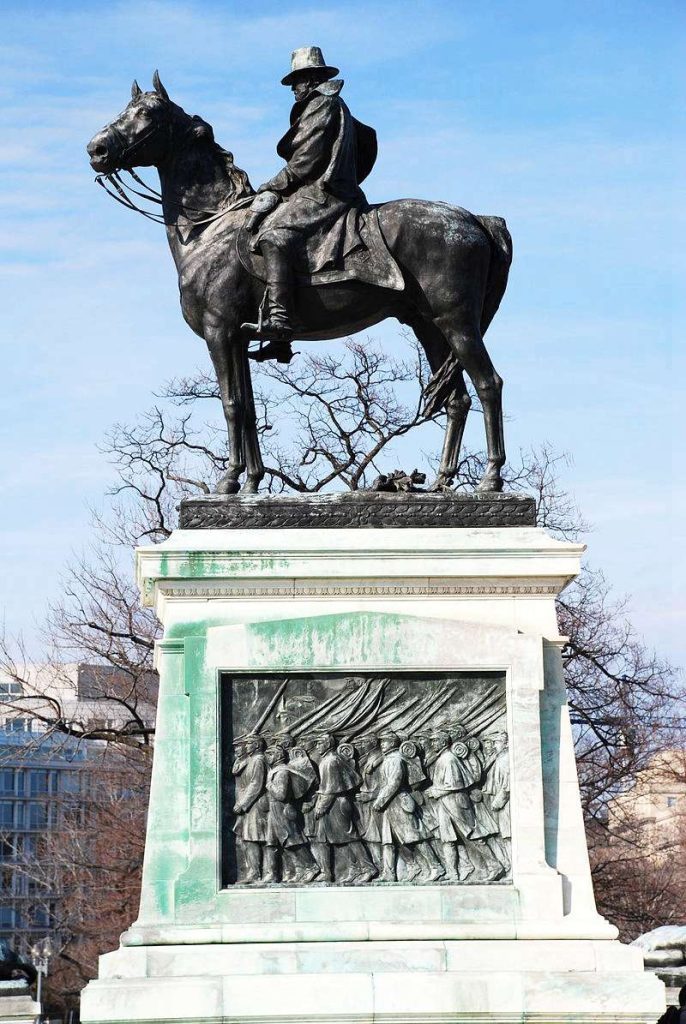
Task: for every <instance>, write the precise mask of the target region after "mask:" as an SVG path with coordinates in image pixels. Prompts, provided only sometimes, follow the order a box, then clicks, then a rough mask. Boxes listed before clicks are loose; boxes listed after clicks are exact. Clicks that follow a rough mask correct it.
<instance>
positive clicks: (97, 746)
mask: <svg viewBox="0 0 686 1024" xmlns="http://www.w3.org/2000/svg"><path fill="white" fill-rule="evenodd" d="M16 675H17V677H19V676H21V680H22V681H21V682H20V681H18V678H15V677H11V676H9V675H7V674H4V675H0V938H5V939H7V940H8V941H9V943H10V945H12V946H13V948H14V949H15V950H16V951H17V952H18V953H20V954H21V955H22V956H29V955H30V950H31V947H32V946H34V945H35V944H36V942H39V941H40V940H43V939H45V938H46V937H47V936H51V937H53V938H55V939H56V940H57V942H56V943H55V944H58V943H59V936H55V935H54V934H53V933H54V931H55V929H56V928H58V927H59V920H60V918H61V916H62V915H61V914H60V913H59V901H60V900H61V899H63V898H65V896H64V892H63V886H62V881H61V874H60V869H59V866H58V865H57V864H51V863H50V854H49V851H48V843H47V839H48V837H49V835H50V833H51V832H53V831H54V830H56V829H63V830H70V831H71V832H72V833H73V832H74V830H75V829H78V826H79V824H80V822H81V821H82V818H83V814H84V808H85V805H86V801H87V800H88V796H89V790H90V785H91V776H92V773H93V769H94V767H95V765H96V764H97V765H99V766H100V765H102V763H103V755H104V752H105V750H106V748H107V739H106V738H95V736H96V735H97V736H100V737H101V736H103V734H106V733H107V731H111V733H112V736H113V737H116V736H117V735H119V734H121V733H122V732H123V733H125V732H126V729H127V723H129V722H130V721H131V718H132V708H131V706H130V701H129V700H128V699H127V698H128V694H127V690H128V688H129V687H130V680H129V679H128V678H127V677H126V676H125V675H124V673H121V672H118V670H116V669H114V668H112V667H111V666H102V665H89V664H83V663H81V664H69V665H60V666H58V667H55V666H41V665H32V666H27V667H26V668H25V669H22V672H21V673H16ZM149 675H150V679H149V680H148V683H149V694H147V695H146V698H147V699H146V701H145V702H144V703H143V704H142V705H141V704H140V702H137V703H136V706H135V709H134V710H135V714H136V715H142V716H143V718H144V720H145V722H146V723H147V724H152V722H153V721H154V692H155V690H156V676H155V675H154V674H153V673H150V674H149ZM69 728H73V729H74V731H75V733H77V735H70V734H69V731H68V730H69ZM65 730H66V731H65ZM90 733H92V734H94V735H93V736H91V735H90Z"/></svg>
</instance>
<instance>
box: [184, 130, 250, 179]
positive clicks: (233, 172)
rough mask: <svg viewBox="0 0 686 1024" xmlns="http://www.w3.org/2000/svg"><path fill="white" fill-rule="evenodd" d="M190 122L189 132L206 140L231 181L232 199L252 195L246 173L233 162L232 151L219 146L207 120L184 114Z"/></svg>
mask: <svg viewBox="0 0 686 1024" xmlns="http://www.w3.org/2000/svg"><path fill="white" fill-rule="evenodd" d="M183 113H184V114H185V116H186V117H188V118H189V119H190V122H191V125H190V127H191V132H192V134H193V137H194V138H195V139H197V140H198V141H202V142H207V143H209V145H210V146H211V147H212V150H213V155H214V157H215V159H216V160H217V161H218V162H219V163H220V164H221V166H222V167H223V169H224V171H225V172H226V176H227V178H228V179H229V182H230V183H231V193H232V197H233V199H242V198H243V197H244V196H254V195H255V189H254V188H253V187H252V185H251V184H250V179H249V178H248V175H247V173H246V172H245V171H244V170H242V169H241V168H240V167H237V166H236V164H235V163H234V162H233V153H230V152H229V150H228V149H224V147H223V146H220V145H219V143H218V142H216V141H215V138H214V129H213V128H212V125H211V124H210V123H209V121H205V119H204V118H202V117H200V115H199V114H186V113H185V111H184V112H183Z"/></svg>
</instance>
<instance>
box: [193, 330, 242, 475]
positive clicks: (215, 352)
mask: <svg viewBox="0 0 686 1024" xmlns="http://www.w3.org/2000/svg"><path fill="white" fill-rule="evenodd" d="M203 334H204V337H205V341H206V342H207V347H208V349H209V352H210V358H211V360H212V365H213V366H214V372H215V374H216V377H217V383H218V385H219V394H220V396H221V403H222V408H223V410H224V418H225V419H226V430H227V435H228V443H229V461H228V465H227V468H226V472H225V473H224V474H223V476H221V477H220V479H219V481H218V483H217V486H216V488H215V491H216V493H217V494H236V493H237V492H238V491H239V490H240V487H241V485H240V477H241V474H242V473H243V472H244V470H245V458H244V454H243V415H244V407H243V402H242V390H243V389H242V387H241V384H242V381H241V372H240V363H239V362H237V360H236V356H235V350H236V347H237V344H238V343H239V340H240V339H239V338H238V337H235V336H234V337H231V334H230V332H228V331H227V330H226V327H225V325H224V324H223V323H222V322H221V321H216V320H214V319H212V320H210V319H209V318H208V319H207V320H206V321H205V325H204V331H203Z"/></svg>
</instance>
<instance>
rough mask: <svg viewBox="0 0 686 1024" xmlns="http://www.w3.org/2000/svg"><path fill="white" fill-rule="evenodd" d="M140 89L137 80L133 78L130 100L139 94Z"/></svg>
mask: <svg viewBox="0 0 686 1024" xmlns="http://www.w3.org/2000/svg"><path fill="white" fill-rule="evenodd" d="M142 91H143V90H142V89H141V87H140V85H139V84H138V82H137V81H136V79H135V78H134V80H133V85H132V86H131V99H132V100H137V99H138V97H139V96H140V94H141V93H142Z"/></svg>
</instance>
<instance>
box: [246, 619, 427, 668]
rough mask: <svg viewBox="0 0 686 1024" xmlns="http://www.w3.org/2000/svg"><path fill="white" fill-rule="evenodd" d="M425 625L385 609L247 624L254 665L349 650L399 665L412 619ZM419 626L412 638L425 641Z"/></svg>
mask: <svg viewBox="0 0 686 1024" xmlns="http://www.w3.org/2000/svg"><path fill="white" fill-rule="evenodd" d="M414 622H416V623H417V626H418V627H419V626H420V624H421V628H422V630H425V629H426V623H425V622H424V621H423V620H419V619H414V617H413V616H409V615H398V614H394V613H388V612H381V613H379V612H347V613H344V614H337V615H317V616H312V617H310V618H299V619H276V620H273V619H272V620H268V621H264V622H253V623H250V624H249V625H248V626H246V629H247V630H248V632H249V634H250V636H251V640H252V643H251V645H250V647H251V650H250V654H251V662H252V664H253V665H255V666H265V665H270V666H271V665H278V666H279V667H282V668H291V667H292V668H296V667H298V668H314V667H322V666H325V665H336V664H342V663H349V662H350V661H351V655H354V660H355V661H356V662H358V663H359V664H360V666H363V665H378V664H380V663H381V662H383V664H384V665H389V666H391V665H401V664H403V662H404V660H405V659H406V657H407V646H408V635H409V637H410V643H412V639H413V637H412V634H413V632H414V631H413V630H412V625H413V623H414ZM424 638H425V634H424V633H420V632H418V631H417V636H416V639H417V640H419V641H420V642H422V643H423V642H424Z"/></svg>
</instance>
